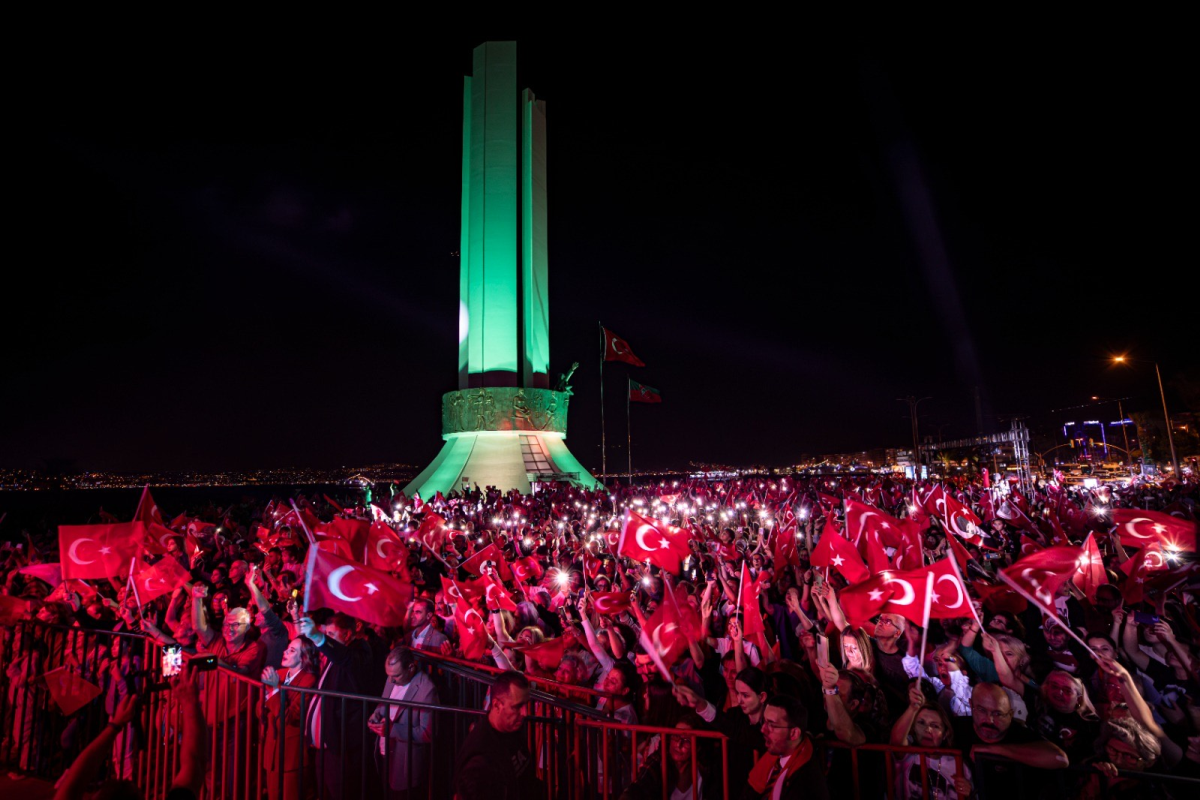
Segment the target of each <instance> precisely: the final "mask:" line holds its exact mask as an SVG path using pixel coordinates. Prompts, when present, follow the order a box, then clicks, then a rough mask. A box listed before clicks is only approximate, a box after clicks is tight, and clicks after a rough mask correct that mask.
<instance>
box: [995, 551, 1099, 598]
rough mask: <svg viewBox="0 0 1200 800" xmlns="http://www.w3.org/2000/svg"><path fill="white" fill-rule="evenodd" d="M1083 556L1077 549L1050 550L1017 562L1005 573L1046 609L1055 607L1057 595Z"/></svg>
mask: <svg viewBox="0 0 1200 800" xmlns="http://www.w3.org/2000/svg"><path fill="white" fill-rule="evenodd" d="M1082 555H1083V553H1082V551H1081V550H1080V549H1079V548H1078V547H1047V548H1046V549H1044V550H1039V551H1037V552H1036V553H1031V554H1030V555H1027V556H1025V557H1024V558H1021V559H1019V560H1017V562H1016V563H1015V564H1013V565H1012V566H1011V567H1008V568H1007V569H1005V570H1004V574H1005V575H1006V576H1008V578H1009V579H1011V580H1012V581H1013V583H1015V584H1016V585H1017V586H1020V587H1021V588H1022V589H1024V590H1025V591H1027V592H1029V594H1030V595H1032V596H1033V597H1035V598H1037V599H1038V601H1039V602H1040V603H1042V604H1043V605H1046V606H1050V607H1053V606H1054V594H1055V592H1057V591H1058V587H1060V586H1062V584H1063V582H1064V581H1068V580H1070V579H1071V578H1072V577H1074V575H1075V571H1076V570H1077V569H1078V567H1079V561H1080V557H1081V556H1082Z"/></svg>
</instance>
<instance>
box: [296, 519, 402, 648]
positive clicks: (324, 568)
mask: <svg viewBox="0 0 1200 800" xmlns="http://www.w3.org/2000/svg"><path fill="white" fill-rule="evenodd" d="M327 541H334V542H340V541H341V540H339V539H333V540H327ZM412 597H413V591H412V584H409V583H404V582H402V581H398V580H396V579H395V578H393V577H392V576H391V575H389V574H387V573H386V572H383V571H381V570H377V569H371V568H370V567H368V566H365V565H363V564H360V563H359V562H358V561H355V560H352V559H349V558H343V557H342V556H340V555H338V554H337V553H331V552H328V551H326V550H324V549H322V548H321V547H312V548H309V551H308V577H307V581H306V583H305V594H304V608H305V610H307V609H310V608H330V609H333V610H334V611H344V612H346V613H347V614H349V615H350V616H352V617H354V618H355V619H361V620H363V621H364V622H370V623H372V624H375V625H382V626H384V627H399V626H402V625H404V623H405V616H406V614H407V612H408V603H409V601H410V600H412Z"/></svg>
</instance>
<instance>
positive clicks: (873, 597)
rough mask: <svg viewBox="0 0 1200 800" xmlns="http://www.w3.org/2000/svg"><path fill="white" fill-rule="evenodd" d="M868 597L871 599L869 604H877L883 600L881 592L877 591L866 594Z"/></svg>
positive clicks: (873, 590)
mask: <svg viewBox="0 0 1200 800" xmlns="http://www.w3.org/2000/svg"><path fill="white" fill-rule="evenodd" d="M868 596H869V597H870V598H871V602H878V601H880V600H882V599H883V592H881V591H879V590H878V589H872V590H871V591H870V592H869V593H868Z"/></svg>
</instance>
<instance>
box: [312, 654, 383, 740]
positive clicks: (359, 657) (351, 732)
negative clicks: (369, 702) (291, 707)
mask: <svg viewBox="0 0 1200 800" xmlns="http://www.w3.org/2000/svg"><path fill="white" fill-rule="evenodd" d="M317 649H318V650H320V651H321V655H323V656H325V658H327V659H328V660H329V666H328V670H327V671H326V672H325V678H324V680H318V685H319V686H320V688H321V689H322V690H324V691H327V692H345V693H348V694H368V692H367V687H369V686H370V685H371V679H370V671H371V648H370V647H369V646H368V645H367V643H366V642H364V641H362V640H360V639H356V640H354V641H352V642H350V643H349V644H341V643H340V642H335V641H334V640H333V639H331V638H330V637H328V636H326V637H325V641H324V643H322V644H321V646H320V647H319V648H317ZM320 707H321V712H320V713H321V743H322V745H323V746H324V748H325V749H327V750H331V751H333V752H335V753H357V752H359V751H360V750H362V747H363V744H364V743H369V742H370V741H371V740H373V739H374V738H375V737H374V735H372V734H371V733H370V732H369V731H367V727H366V725H367V721H366V720H367V718H366V715H365V714H364V713H363V701H361V700H345V701H342V700H341V699H339V698H335V697H326V698H322V700H321V702H320ZM343 709H344V713H345V729H346V741H345V743H344V746H343V742H342V716H343ZM313 713H314V712H313V709H312V707H311V706H310V707H309V710H308V715H307V718H308V719H311V716H312V714H313ZM310 724H311V723H310Z"/></svg>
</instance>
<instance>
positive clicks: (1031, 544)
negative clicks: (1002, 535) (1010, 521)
mask: <svg viewBox="0 0 1200 800" xmlns="http://www.w3.org/2000/svg"><path fill="white" fill-rule="evenodd" d="M1044 549H1045V548H1044V547H1042V546H1041V545H1040V544H1038V543H1037V542H1035V541H1034V540H1033V539H1031V538H1029V534H1027V533H1022V534H1021V557H1022V558H1024V557H1025V556H1031V555H1033V554H1034V553H1036V552H1038V551H1039V550H1044Z"/></svg>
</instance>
